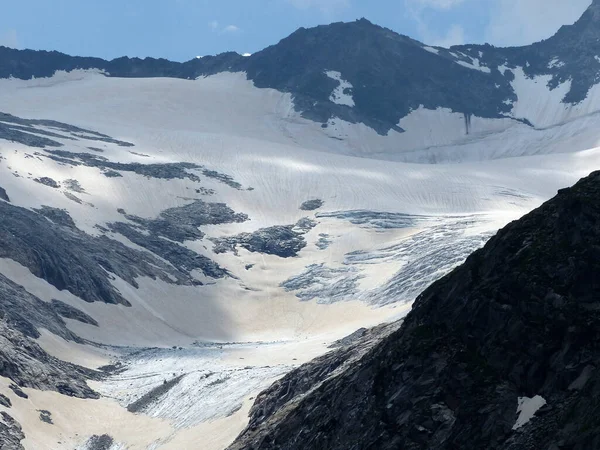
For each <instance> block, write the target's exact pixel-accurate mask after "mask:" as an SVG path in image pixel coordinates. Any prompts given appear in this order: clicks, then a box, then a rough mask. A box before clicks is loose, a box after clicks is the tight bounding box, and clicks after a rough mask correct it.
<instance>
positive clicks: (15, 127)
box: [0, 47, 133, 148]
mask: <svg viewBox="0 0 600 450" xmlns="http://www.w3.org/2000/svg"><path fill="white" fill-rule="evenodd" d="M3 50H5V49H4V48H2V47H0V53H1V52H2V51H3ZM40 127H44V128H40ZM49 130H53V131H49ZM52 138H54V139H52ZM57 138H59V139H67V140H71V141H76V140H79V139H87V140H92V141H102V142H107V143H110V144H116V145H119V146H121V147H133V144H131V143H130V142H123V141H119V140H117V139H113V138H111V137H110V136H107V135H106V134H102V133H98V132H97V131H92V130H86V129H84V128H79V127H76V126H74V125H69V124H67V123H62V122H57V121H55V120H45V119H23V118H21V117H16V116H13V115H12V114H7V113H3V112H0V139H5V140H8V141H14V142H19V143H21V144H25V145H27V146H29V147H39V148H44V147H62V145H63V144H62V143H60V142H59V141H57V140H56V139H57Z"/></svg>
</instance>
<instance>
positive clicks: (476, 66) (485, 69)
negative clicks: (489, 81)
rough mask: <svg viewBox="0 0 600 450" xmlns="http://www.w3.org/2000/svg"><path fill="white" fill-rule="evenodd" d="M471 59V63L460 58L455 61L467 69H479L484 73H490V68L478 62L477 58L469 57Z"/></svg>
mask: <svg viewBox="0 0 600 450" xmlns="http://www.w3.org/2000/svg"><path fill="white" fill-rule="evenodd" d="M471 61H473V62H472V63H471V64H469V63H468V62H466V61H462V60H457V61H455V62H456V64H458V65H460V66H463V67H466V68H467V69H473V70H479V71H480V72H484V73H492V71H491V70H490V68H489V67H486V66H482V65H481V64H480V63H479V59H477V58H471Z"/></svg>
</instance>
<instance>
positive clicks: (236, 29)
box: [221, 25, 241, 33]
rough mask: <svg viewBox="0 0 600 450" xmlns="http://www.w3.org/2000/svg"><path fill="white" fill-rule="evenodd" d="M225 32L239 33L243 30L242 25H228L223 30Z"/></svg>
mask: <svg viewBox="0 0 600 450" xmlns="http://www.w3.org/2000/svg"><path fill="white" fill-rule="evenodd" d="M221 31H222V32H223V33H237V32H239V31H241V29H240V27H238V26H237V25H227V26H226V27H225V28H223V30H221Z"/></svg>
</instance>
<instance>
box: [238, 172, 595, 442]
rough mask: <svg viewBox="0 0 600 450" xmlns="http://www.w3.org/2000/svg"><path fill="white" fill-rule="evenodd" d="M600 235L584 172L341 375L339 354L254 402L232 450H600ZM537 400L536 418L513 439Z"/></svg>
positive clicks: (432, 292) (434, 290) (430, 294)
mask: <svg viewBox="0 0 600 450" xmlns="http://www.w3.org/2000/svg"><path fill="white" fill-rule="evenodd" d="M599 224H600V172H595V173H593V174H592V175H590V176H589V177H588V178H586V179H584V180H582V181H580V182H579V183H578V184H577V185H575V186H574V187H573V188H571V189H566V190H562V191H560V192H559V194H558V196H557V197H556V198H554V199H553V200H551V201H549V202H547V203H546V204H544V205H543V206H542V207H540V208H539V209H537V210H535V211H534V212H532V213H530V214H528V215H527V216H525V217H524V218H522V219H521V220H519V221H516V222H513V223H511V224H509V225H508V226H507V227H505V228H504V229H503V230H501V231H500V232H499V233H498V234H497V235H496V236H495V237H493V238H492V239H491V240H490V241H489V242H488V244H487V245H486V246H485V247H484V248H483V249H481V250H479V251H477V252H475V253H474V254H473V255H472V256H470V257H469V258H468V259H467V261H466V262H465V263H464V264H463V265H462V266H460V267H459V268H457V269H455V270H454V271H453V272H452V273H450V274H449V275H447V276H446V277H444V278H443V279H441V280H440V281H438V282H436V283H434V284H433V285H432V286H431V287H430V288H429V289H427V290H426V291H425V292H424V293H423V294H422V295H421V296H420V297H419V298H418V299H417V301H416V302H415V305H414V308H413V310H412V312H411V313H410V314H409V315H408V316H407V318H406V319H405V321H404V324H403V325H402V327H401V328H400V329H399V330H398V331H394V332H392V334H390V335H389V336H385V335H384V334H383V333H382V335H381V338H382V340H381V341H380V343H378V344H377V345H375V346H373V347H372V348H369V349H367V350H366V351H365V352H364V353H362V354H359V355H358V356H357V360H355V361H353V362H352V364H344V362H345V361H346V359H347V352H348V351H349V350H348V349H347V348H343V349H341V350H339V351H338V352H334V353H331V354H329V355H326V356H325V357H323V358H321V359H320V360H317V361H315V362H313V363H310V364H309V365H307V366H304V367H301V368H300V369H299V370H297V371H296V372H294V373H292V374H289V375H288V376H287V377H285V378H284V379H283V380H281V381H279V382H277V383H276V384H275V385H274V386H273V387H271V388H270V389H269V390H267V391H265V392H264V393H263V394H261V395H260V396H259V397H258V400H257V403H256V405H255V406H254V408H253V410H252V416H251V421H250V426H249V427H248V428H247V429H246V430H245V431H244V432H243V433H242V435H241V436H240V437H239V438H238V440H237V442H236V443H234V444H233V445H232V446H231V449H254V450H258V449H300V448H302V449H307V448H310V449H331V450H335V449H340V450H341V449H383V450H385V449H397V448H403V449H432V450H436V449H459V448H460V449H482V448H485V449H510V450H517V449H525V450H534V449H536V450H537V449H542V450H557V449H563V448H564V449H566V448H568V449H577V450H583V449H592V448H600V414H599V412H600V410H599V408H600V406H598V405H600V401H599V400H600V372H598V369H597V364H598V361H599V360H600V334H599V333H598V329H600V301H599V299H600V282H599V280H600V278H599V277H598V274H599V273H600V226H599ZM377 332H378V331H374V332H373V333H377ZM361 342H362V341H361ZM357 345H358V346H360V345H361V344H360V343H359V344H357ZM351 348H352V347H351ZM332 367H333V368H334V369H333V370H332ZM288 386H289V387H290V388H289V389H286V388H287V387H288ZM295 386H301V387H300V388H296V387H295ZM536 396H539V397H541V398H542V399H543V400H545V401H546V405H545V406H542V407H541V408H540V409H539V410H538V411H537V412H536V413H535V416H534V417H533V418H532V419H531V420H529V421H525V424H524V425H523V426H521V427H520V428H518V429H513V427H515V425H516V423H517V416H518V414H517V405H518V404H521V403H522V399H523V398H534V397H536ZM520 399H521V402H519V400H520ZM515 428H516V427H515Z"/></svg>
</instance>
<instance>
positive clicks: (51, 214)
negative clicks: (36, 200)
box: [34, 205, 77, 228]
mask: <svg viewBox="0 0 600 450" xmlns="http://www.w3.org/2000/svg"><path fill="white" fill-rule="evenodd" d="M34 211H35V212H36V213H38V214H41V215H42V216H44V217H45V218H47V219H49V220H50V221H51V222H53V223H55V224H56V225H60V226H63V227H67V228H77V227H76V225H75V222H74V221H73V219H72V218H71V215H70V214H69V213H68V211H67V210H66V209H59V208H53V207H51V206H46V205H42V207H41V208H38V209H34Z"/></svg>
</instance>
